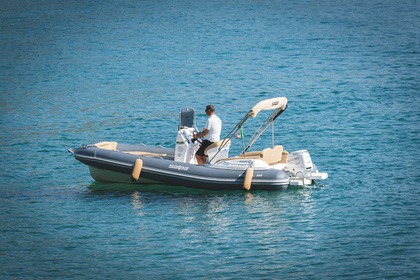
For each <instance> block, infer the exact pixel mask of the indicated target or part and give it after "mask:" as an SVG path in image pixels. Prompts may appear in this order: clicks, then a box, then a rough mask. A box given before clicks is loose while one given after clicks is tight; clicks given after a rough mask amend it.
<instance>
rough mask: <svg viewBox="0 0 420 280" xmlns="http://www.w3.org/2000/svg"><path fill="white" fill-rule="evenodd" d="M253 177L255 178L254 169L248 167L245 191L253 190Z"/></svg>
mask: <svg viewBox="0 0 420 280" xmlns="http://www.w3.org/2000/svg"><path fill="white" fill-rule="evenodd" d="M252 176H254V169H252V167H248V168H247V169H246V171H245V178H244V189H246V190H247V191H249V190H250V189H251V182H252Z"/></svg>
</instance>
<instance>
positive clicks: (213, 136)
mask: <svg viewBox="0 0 420 280" xmlns="http://www.w3.org/2000/svg"><path fill="white" fill-rule="evenodd" d="M206 115H207V116H208V119H207V122H206V126H205V127H204V128H203V131H202V132H199V133H197V134H195V135H194V138H203V143H202V144H201V146H200V148H199V149H198V151H197V152H196V153H195V158H196V159H197V163H198V164H205V163H206V160H207V156H206V155H205V154H204V150H205V149H206V148H207V147H208V146H210V145H211V144H213V143H214V142H217V141H219V140H220V133H221V131H222V121H221V120H220V118H219V117H218V116H216V114H215V108H214V106H213V105H207V106H206Z"/></svg>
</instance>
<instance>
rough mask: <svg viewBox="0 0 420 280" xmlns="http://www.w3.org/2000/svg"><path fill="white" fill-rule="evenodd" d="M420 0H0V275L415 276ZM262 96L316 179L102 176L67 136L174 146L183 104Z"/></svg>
mask: <svg viewBox="0 0 420 280" xmlns="http://www.w3.org/2000/svg"><path fill="white" fill-rule="evenodd" d="M419 8H420V7H419V2H418V1H416V0H412V1H409V0H403V1H390V0H385V1H379V0H372V1H364V0H345V1H335V0H332V1H322V0H321V1H311V0H302V1H282V0H278V1H274V0H271V1H270V0H267V1H266V0H263V1H251V0H243V1H241V0H235V1H219V0H210V1H201V0H198V1H188V0H180V1H165V0H155V1H152V0H138V1H132V0H131V1H130V0H111V1H91V0H88V1H75V0H70V1H51V0H33V1H30V0H22V1H11V0H4V1H2V5H1V6H0V44H1V45H0V46H1V48H0V73H1V75H0V110H1V111H0V112H1V114H0V160H1V169H0V236H1V238H0V271H1V273H0V278H2V279H43V278H53V279H91V278H93V279H103V278H109V279H419V278H420V262H419V260H420V245H419V244H420V243H419V240H420V233H419V228H420V221H419V213H420V202H419V201H420V200H419V198H420V190H419V187H420V184H419V181H420V171H419V168H418V165H419V159H420V153H419V149H420V125H419V124H420V110H419V104H420V78H419V77H420V76H419V73H420V72H419V69H420V55H419V51H420V47H419V38H420V37H419V36H420V34H419V30H420V29H419V26H420V16H419V10H420V9H419ZM277 96H286V97H287V98H288V100H289V107H288V109H287V110H286V111H285V113H284V114H282V115H281V117H280V118H279V119H278V121H277V125H276V128H275V135H276V139H277V143H278V144H282V145H284V147H285V149H287V150H288V151H293V150H298V149H304V148H305V149H308V150H309V152H310V153H311V155H312V159H313V161H314V162H315V163H316V164H317V166H318V167H319V168H320V169H321V170H322V171H325V172H328V173H329V176H330V177H329V178H328V180H326V181H322V182H319V183H317V184H316V185H314V186H310V187H304V188H297V187H291V188H289V189H287V190H286V191H279V192H257V191H252V190H251V191H250V192H245V191H232V192H230V191H220V192H211V191H205V190H189V189H186V188H178V187H170V186H158V185H150V186H144V187H139V186H132V185H124V184H104V183H98V182H94V181H93V179H92V178H91V177H90V175H89V172H88V169H87V167H86V166H84V165H82V164H81V163H79V162H76V161H75V160H74V158H72V156H71V155H70V154H68V153H67V149H68V148H70V147H77V146H79V145H80V144H90V143H95V142H99V141H110V140H112V141H118V142H122V143H133V144H135V143H145V144H149V145H163V146H172V145H174V141H175V135H176V128H177V123H178V110H179V109H180V108H181V107H182V106H193V107H195V108H196V110H197V112H198V115H197V121H198V125H199V127H201V126H202V125H204V123H205V114H204V107H205V105H207V104H210V103H211V104H214V105H215V106H216V108H217V114H218V115H219V116H220V117H221V119H222V120H223V132H224V133H227V132H229V130H230V129H232V128H233V126H234V125H235V124H236V122H238V121H239V120H240V119H241V118H242V117H243V115H244V114H245V112H246V111H247V110H249V109H250V107H251V106H252V105H254V104H255V103H256V102H258V101H260V100H262V99H266V98H271V97H277ZM246 134H247V131H245V135H246ZM261 140H262V141H261V142H257V143H256V145H257V146H258V145H260V147H263V146H264V145H267V144H269V143H270V141H271V135H268V136H267V137H266V138H263V139H261ZM236 141H239V140H236ZM264 141H265V142H264ZM234 144H235V143H234ZM236 144H237V145H239V146H240V141H239V142H236ZM233 151H235V148H233Z"/></svg>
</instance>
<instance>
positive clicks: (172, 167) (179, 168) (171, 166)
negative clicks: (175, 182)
mask: <svg viewBox="0 0 420 280" xmlns="http://www.w3.org/2000/svg"><path fill="white" fill-rule="evenodd" d="M169 168H171V169H176V170H183V171H187V170H188V169H190V168H189V167H187V166H182V165H176V164H171V165H169Z"/></svg>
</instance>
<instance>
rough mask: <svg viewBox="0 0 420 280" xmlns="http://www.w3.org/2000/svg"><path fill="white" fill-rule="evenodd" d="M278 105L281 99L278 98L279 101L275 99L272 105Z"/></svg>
mask: <svg viewBox="0 0 420 280" xmlns="http://www.w3.org/2000/svg"><path fill="white" fill-rule="evenodd" d="M277 105H279V101H278V100H277V101H274V102H273V103H271V106H277Z"/></svg>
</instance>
